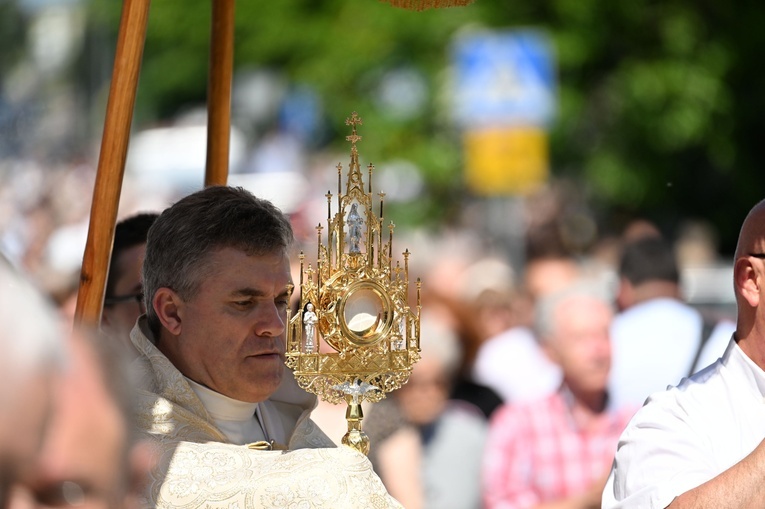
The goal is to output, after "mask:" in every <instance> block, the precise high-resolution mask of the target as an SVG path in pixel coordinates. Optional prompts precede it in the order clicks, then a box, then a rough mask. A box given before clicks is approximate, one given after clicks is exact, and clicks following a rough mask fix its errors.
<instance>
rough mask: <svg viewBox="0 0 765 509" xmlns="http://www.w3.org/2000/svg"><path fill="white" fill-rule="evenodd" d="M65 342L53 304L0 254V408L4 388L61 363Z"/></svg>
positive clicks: (6, 388) (11, 386)
mask: <svg viewBox="0 0 765 509" xmlns="http://www.w3.org/2000/svg"><path fill="white" fill-rule="evenodd" d="M64 352H65V346H64V342H63V337H62V330H61V324H60V322H59V318H58V314H57V312H56V310H55V308H54V307H53V304H52V303H51V302H50V301H49V300H48V299H47V298H46V297H45V296H44V295H43V294H42V292H40V291H39V290H38V289H37V288H36V287H35V286H34V285H33V284H32V283H31V282H30V281H28V280H27V279H25V278H24V277H23V276H22V275H21V274H20V273H19V272H17V271H16V270H15V269H14V268H13V267H12V266H11V264H10V263H9V262H8V261H7V260H6V259H5V258H3V257H2V256H0V381H2V383H0V408H3V410H5V409H4V406H3V404H4V403H6V402H7V399H6V398H8V395H7V394H5V392H7V391H11V392H14V385H15V384H21V383H24V381H26V380H27V379H28V378H29V377H31V376H34V375H37V374H39V373H41V372H46V371H49V370H52V369H55V368H57V367H60V366H61V365H62V364H63V360H64V358H65V354H64Z"/></svg>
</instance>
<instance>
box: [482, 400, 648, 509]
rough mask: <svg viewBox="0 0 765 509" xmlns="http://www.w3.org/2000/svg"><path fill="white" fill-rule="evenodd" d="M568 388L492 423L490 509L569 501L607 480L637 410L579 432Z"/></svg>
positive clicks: (604, 417)
mask: <svg viewBox="0 0 765 509" xmlns="http://www.w3.org/2000/svg"><path fill="white" fill-rule="evenodd" d="M572 401H573V398H572V396H571V394H570V393H569V392H568V390H567V389H565V388H562V389H561V390H560V391H558V392H556V393H554V394H551V395H550V396H547V397H546V398H544V399H541V400H538V401H535V402H529V403H522V404H517V405H504V406H503V407H501V408H500V409H498V410H497V411H496V412H495V414H494V416H493V417H492V420H491V426H490V429H489V438H488V441H487V445H488V447H487V449H486V452H485V455H484V465H483V484H484V489H483V492H484V502H485V504H486V506H485V507H486V509H510V508H527V507H533V506H535V505H537V504H541V503H545V502H553V501H556V500H560V499H564V498H568V497H570V496H572V495H577V494H581V493H583V492H584V491H586V490H587V489H588V488H589V487H590V486H591V485H592V483H593V482H594V481H596V480H599V479H603V478H604V476H605V475H606V473H607V472H608V468H609V467H610V466H611V462H612V460H613V457H614V452H615V451H616V443H617V441H618V440H619V436H620V435H621V433H622V431H623V430H624V428H625V427H626V425H627V423H628V422H629V420H630V418H631V417H632V415H633V414H634V410H636V409H630V410H629V411H618V412H612V411H609V410H606V411H605V412H603V413H602V414H600V415H599V416H597V417H596V418H595V420H594V421H593V422H591V426H589V429H579V428H578V426H577V425H576V423H575V422H574V418H573V416H572V414H571V404H572Z"/></svg>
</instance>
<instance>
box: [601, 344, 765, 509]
mask: <svg viewBox="0 0 765 509" xmlns="http://www.w3.org/2000/svg"><path fill="white" fill-rule="evenodd" d="M763 438H765V372H763V370H762V369H760V368H759V367H758V366H757V365H756V364H755V363H754V362H753V361H752V360H751V359H750V358H749V357H747V356H746V354H745V353H744V352H743V351H742V350H741V349H740V348H739V346H738V345H737V344H736V342H735V341H733V340H732V339H731V340H730V342H729V344H728V348H727V349H726V351H725V354H724V355H723V357H722V358H721V359H719V360H718V361H717V362H716V363H714V364H712V365H711V366H709V367H707V368H706V369H704V370H702V371H700V372H699V373H697V374H695V375H694V376H693V377H691V378H690V379H686V380H683V382H682V383H681V384H680V385H679V386H678V387H676V388H672V389H670V390H668V391H665V392H660V393H656V394H653V395H652V396H651V397H650V398H649V399H648V401H647V402H646V405H645V406H644V407H643V408H641V409H640V410H639V411H638V413H637V414H635V417H633V419H632V421H630V424H629V425H628V426H627V429H626V430H625V431H624V433H623V434H622V436H621V438H620V440H619V445H618V448H617V452H616V457H615V458H614V465H613V468H612V470H611V475H610V476H609V478H608V482H607V483H606V487H605V490H604V491H603V505H602V507H603V509H616V508H624V509H627V508H640V509H644V508H664V507H666V506H667V505H669V504H670V503H671V502H672V500H673V499H674V498H675V497H677V496H678V495H681V494H683V493H685V492H686V491H688V490H691V489H693V488H695V487H697V486H699V485H701V484H703V483H705V482H707V481H708V480H710V479H712V478H714V477H716V476H717V475H719V474H720V473H722V472H723V471H725V470H727V469H729V468H730V467H731V466H733V465H735V464H736V463H738V462H739V461H740V460H741V459H743V458H744V457H745V456H747V455H748V454H749V453H751V452H752V451H753V450H754V449H755V447H757V445H758V444H759V443H760V441H761V440H762V439H763Z"/></svg>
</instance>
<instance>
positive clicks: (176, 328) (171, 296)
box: [151, 287, 184, 336]
mask: <svg viewBox="0 0 765 509" xmlns="http://www.w3.org/2000/svg"><path fill="white" fill-rule="evenodd" d="M151 305H152V306H153V307H154V312H155V313H156V314H157V318H159V321H160V323H161V324H162V326H163V327H164V328H165V329H167V331H168V332H169V333H170V334H173V335H175V336H177V335H179V334H180V333H181V328H182V317H183V306H184V302H183V299H181V297H180V296H179V295H178V294H177V293H175V292H174V291H173V290H171V289H170V288H167V287H162V288H159V289H158V290H157V291H156V292H155V293H154V298H153V299H152V300H151Z"/></svg>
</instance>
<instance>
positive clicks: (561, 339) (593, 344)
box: [546, 297, 612, 392]
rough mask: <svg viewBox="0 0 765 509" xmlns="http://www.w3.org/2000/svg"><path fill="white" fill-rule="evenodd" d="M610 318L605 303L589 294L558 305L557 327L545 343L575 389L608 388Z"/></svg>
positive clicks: (556, 313) (609, 311) (570, 385)
mask: <svg viewBox="0 0 765 509" xmlns="http://www.w3.org/2000/svg"><path fill="white" fill-rule="evenodd" d="M611 318H612V313H611V310H610V309H609V307H608V306H607V305H606V304H604V303H603V302H600V301H598V300H597V299H592V298H589V297H572V298H570V299H567V300H566V301H564V302H562V303H561V304H560V305H559V306H558V308H557V309H556V311H555V316H554V320H555V323H556V324H557V327H556V328H555V331H554V332H553V336H552V337H551V338H549V340H548V341H547V343H546V347H547V349H548V351H549V352H550V355H551V357H552V358H553V360H555V361H556V362H557V363H558V364H560V366H561V369H562V370H563V376H564V379H565V381H566V383H567V384H568V385H569V387H571V388H572V389H578V390H582V391H586V392H593V391H602V390H605V389H606V384H607V383H608V373H609V371H610V369H611V340H610V337H609V326H610V323H611Z"/></svg>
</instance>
